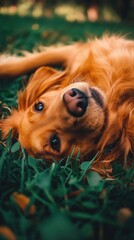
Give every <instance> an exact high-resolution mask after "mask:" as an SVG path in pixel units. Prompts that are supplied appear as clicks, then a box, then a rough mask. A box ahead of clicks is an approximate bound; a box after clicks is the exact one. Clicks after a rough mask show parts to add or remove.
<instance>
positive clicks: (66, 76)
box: [0, 35, 134, 176]
mask: <svg viewBox="0 0 134 240" xmlns="http://www.w3.org/2000/svg"><path fill="white" fill-rule="evenodd" d="M54 65H58V66H60V67H61V68H60V70H59V69H58V68H54ZM31 71H35V73H33V74H32V76H31V78H30V81H29V83H28V85H27V86H26V88H25V89H24V90H22V91H20V92H19V95H18V109H13V110H12V113H11V116H9V117H7V118H6V119H2V120H1V123H0V128H1V130H2V135H3V139H6V137H7V135H8V132H9V130H10V129H12V134H13V137H16V138H17V139H18V140H19V142H20V144H21V145H22V147H23V148H25V149H26V151H27V152H28V154H30V155H31V156H34V157H36V158H41V159H45V160H46V161H48V162H50V163H51V162H52V161H53V160H56V161H59V160H61V159H64V158H66V157H67V156H68V155H71V156H72V158H74V159H75V158H76V157H78V156H79V158H80V161H87V160H88V161H90V160H92V159H93V158H94V156H97V157H96V159H95V161H94V162H93V165H92V169H93V170H95V171H97V172H99V173H100V174H101V175H103V176H108V175H109V174H111V171H112V163H113V161H118V160H119V161H120V162H122V164H123V165H124V166H125V167H128V166H130V165H131V164H132V159H133V156H134V41H133V40H127V39H125V37H122V36H116V35H112V36H107V35H104V36H103V37H102V38H101V39H98V38H95V39H94V40H88V41H87V42H85V43H82V42H78V43H74V44H72V45H66V46H57V47H47V48H46V49H45V50H43V51H42V52H38V53H31V54H30V53H29V54H26V55H25V56H22V57H17V56H10V57H7V58H6V57H5V56H4V57H3V56H2V57H1V60H0V78H1V79H4V78H13V77H17V76H20V75H23V74H25V73H28V72H31Z"/></svg>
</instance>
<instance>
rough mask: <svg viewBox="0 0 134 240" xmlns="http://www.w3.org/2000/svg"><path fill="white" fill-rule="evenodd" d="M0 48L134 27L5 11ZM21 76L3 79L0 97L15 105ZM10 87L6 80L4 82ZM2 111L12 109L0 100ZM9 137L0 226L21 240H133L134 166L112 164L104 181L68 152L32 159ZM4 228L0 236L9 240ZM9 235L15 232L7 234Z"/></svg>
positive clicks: (2, 158) (0, 154)
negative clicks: (50, 159) (64, 155)
mask: <svg viewBox="0 0 134 240" xmlns="http://www.w3.org/2000/svg"><path fill="white" fill-rule="evenodd" d="M0 31H1V33H0V35H1V38H0V50H1V52H4V51H8V52H13V53H19V50H22V49H23V50H24V49H25V50H29V51H32V49H33V48H35V47H38V45H40V44H41V45H42V44H45V45H51V44H55V43H59V42H62V43H70V42H72V41H76V40H79V39H81V40H85V39H86V38H87V37H94V36H95V35H97V36H101V35H102V33H103V32H106V31H107V32H110V33H112V32H114V33H131V35H130V37H131V38H133V36H134V30H133V28H132V26H131V25H127V24H126V25H124V24H123V25H121V24H110V23H94V24H93V23H89V22H85V23H77V22H74V23H69V22H65V21H64V20H63V19H60V18H53V19H49V20H48V19H46V18H39V19H33V18H31V17H25V18H20V17H18V16H4V15H1V16H0ZM22 82H24V77H20V78H17V79H14V81H13V82H8V81H4V82H1V83H0V84H1V85H0V91H1V99H0V100H1V101H2V102H3V103H6V104H7V105H8V106H9V107H11V106H13V105H14V106H15V105H16V93H17V91H18V90H19V89H20V88H21V87H22ZM7 84H8V85H7ZM1 113H2V114H4V115H6V114H9V110H8V108H7V107H5V106H4V107H3V105H2V104H1ZM10 135H11V134H9V137H8V140H7V144H6V146H4V145H3V143H2V142H1V144H0V226H6V227H8V228H9V229H10V230H12V232H13V234H14V235H15V236H16V238H17V239H19V240H23V239H24V240H27V239H30V240H33V239H47V240H63V239H64V240H66V239H71V240H75V239H76V240H79V239H80V240H84V239H85V240H87V239H91V240H102V239H109V240H113V239H115V240H133V239H134V232H133V226H134V215H133V212H134V170H133V168H131V169H129V170H124V169H123V168H122V167H121V166H120V165H118V164H114V166H113V175H114V176H115V177H116V178H115V180H108V179H105V180H103V179H102V178H101V177H100V176H99V175H98V174H97V173H95V172H92V171H90V172H89V171H88V170H89V168H90V167H91V164H90V162H86V163H82V164H79V162H78V161H77V159H76V160H75V161H72V159H71V156H70V157H68V159H67V161H66V163H64V162H63V161H62V160H61V161H60V162H59V163H56V162H55V161H54V162H53V163H52V165H48V164H47V163H45V162H43V161H42V160H41V159H34V158H32V157H30V156H28V155H27V154H26V152H25V150H24V149H22V148H21V147H20V144H19V143H18V142H16V143H12V141H11V137H10ZM2 231H3V230H1V227H0V233H1V235H0V239H2V237H3V239H5V238H4V236H5V234H3V235H2ZM10 234H11V233H10Z"/></svg>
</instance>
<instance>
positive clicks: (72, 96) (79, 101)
mask: <svg viewBox="0 0 134 240" xmlns="http://www.w3.org/2000/svg"><path fill="white" fill-rule="evenodd" d="M63 100H64V103H65V105H66V108H67V110H68V112H69V113H70V114H71V115H72V116H74V117H82V116H83V114H84V113H85V112H86V108H87V105H88V98H87V96H86V95H85V93H84V92H82V91H80V90H79V89H77V88H72V89H69V90H68V91H67V92H66V93H65V94H64V95H63Z"/></svg>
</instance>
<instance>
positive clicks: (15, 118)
mask: <svg viewBox="0 0 134 240" xmlns="http://www.w3.org/2000/svg"><path fill="white" fill-rule="evenodd" d="M21 118H22V112H19V111H17V110H13V111H12V114H11V116H9V117H7V118H6V119H2V120H0V130H2V137H3V139H5V138H6V137H7V135H8V133H9V131H10V130H11V129H12V136H13V137H18V132H19V126H20V121H21Z"/></svg>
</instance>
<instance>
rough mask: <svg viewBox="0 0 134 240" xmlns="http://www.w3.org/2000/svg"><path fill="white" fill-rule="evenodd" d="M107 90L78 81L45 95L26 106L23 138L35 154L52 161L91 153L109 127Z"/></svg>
mask: <svg viewBox="0 0 134 240" xmlns="http://www.w3.org/2000/svg"><path fill="white" fill-rule="evenodd" d="M105 119H106V111H105V100H104V96H103V93H102V92H100V91H99V90H98V89H97V88H90V86H89V85H88V84H87V83H82V82H79V83H74V84H71V85H69V86H67V87H65V88H62V89H59V90H53V91H48V92H46V93H44V94H42V95H41V96H40V97H39V98H38V99H36V101H34V102H33V104H32V105H31V106H30V107H28V108H27V109H26V111H25V112H24V113H23V116H22V118H21V121H20V125H19V128H18V132H19V141H20V142H21V144H22V146H23V147H24V148H25V149H26V150H27V151H28V152H29V153H30V154H31V155H33V156H35V157H38V158H44V159H46V160H48V161H52V159H56V160H59V159H61V158H64V157H66V156H68V154H71V152H72V151H74V155H77V154H78V152H80V154H81V156H83V155H86V154H87V153H89V152H91V151H92V150H93V149H94V148H95V145H96V143H97V141H98V139H99V138H100V134H101V133H102V131H103V128H104V126H105Z"/></svg>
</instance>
